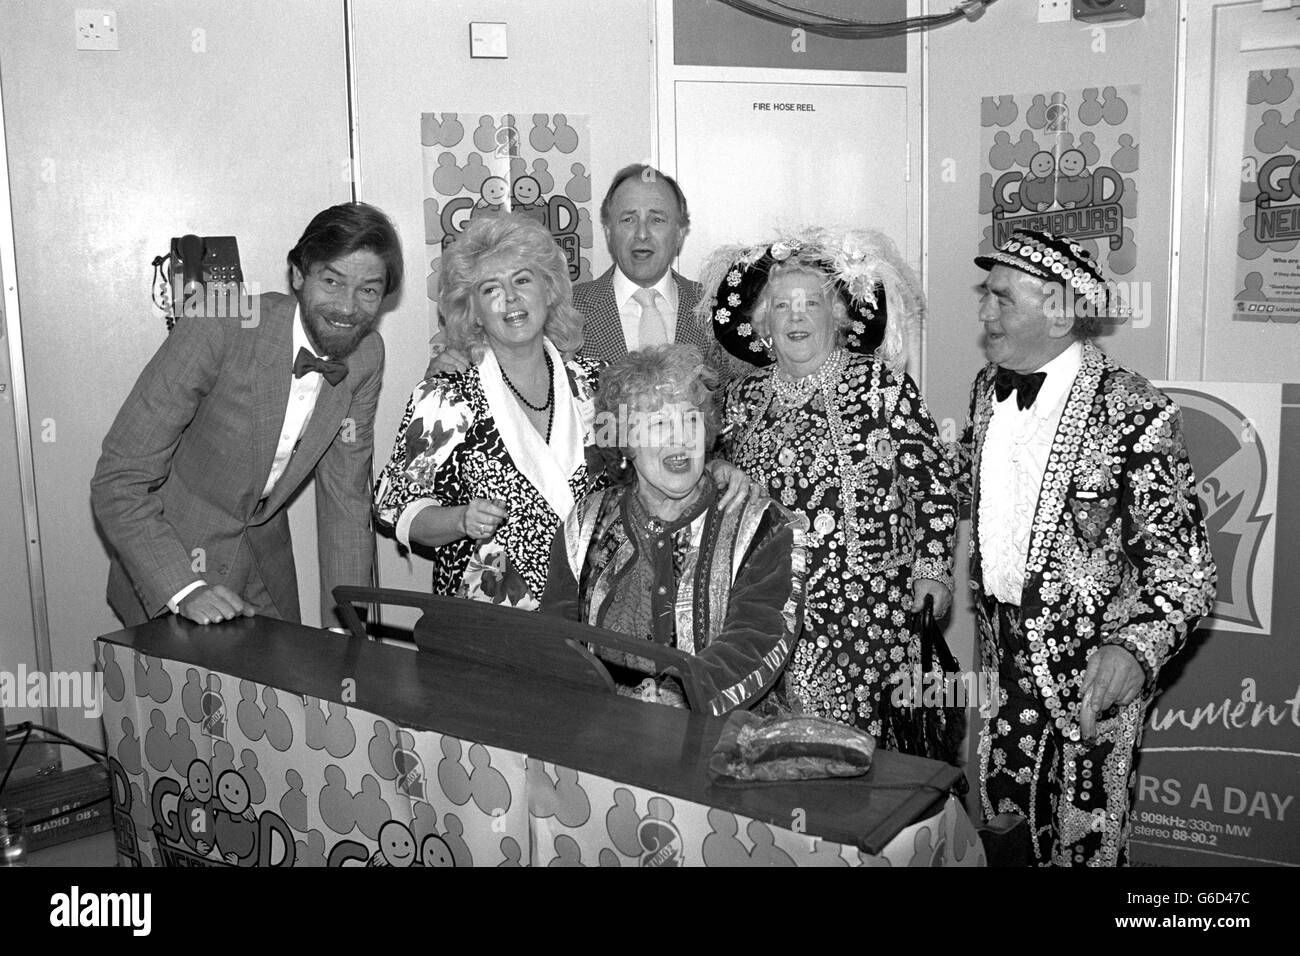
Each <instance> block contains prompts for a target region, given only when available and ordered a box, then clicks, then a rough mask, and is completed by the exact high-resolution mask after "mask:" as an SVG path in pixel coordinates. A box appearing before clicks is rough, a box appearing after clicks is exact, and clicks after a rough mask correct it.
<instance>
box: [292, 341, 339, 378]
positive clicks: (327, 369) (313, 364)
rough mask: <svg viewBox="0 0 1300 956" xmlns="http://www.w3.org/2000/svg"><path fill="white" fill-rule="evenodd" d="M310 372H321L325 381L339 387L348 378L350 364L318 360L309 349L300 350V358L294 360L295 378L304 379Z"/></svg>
mask: <svg viewBox="0 0 1300 956" xmlns="http://www.w3.org/2000/svg"><path fill="white" fill-rule="evenodd" d="M308 372H320V373H321V375H323V376H324V377H325V381H327V382H329V383H330V384H331V385H337V384H338V383H339V382H341V381H343V380H344V379H345V378H347V377H348V363H347V362H334V361H331V360H330V359H323V358H318V357H316V356H315V355H313V354H312V353H311V352H310V351H308V350H307V349H305V348H300V349H298V357H297V358H296V359H294V360H293V377H294V378H302V377H303V376H304V375H306V374H307V373H308Z"/></svg>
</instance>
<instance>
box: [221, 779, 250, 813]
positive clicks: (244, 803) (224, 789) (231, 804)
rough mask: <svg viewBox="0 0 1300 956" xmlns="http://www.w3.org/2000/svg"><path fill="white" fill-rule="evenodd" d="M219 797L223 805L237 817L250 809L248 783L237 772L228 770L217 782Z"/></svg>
mask: <svg viewBox="0 0 1300 956" xmlns="http://www.w3.org/2000/svg"><path fill="white" fill-rule="evenodd" d="M217 796H218V797H219V798H220V800H221V805H222V806H223V807H225V808H226V810H228V811H229V812H230V813H232V814H234V815H235V816H238V815H239V814H241V813H243V812H244V811H245V810H247V809H248V783H247V782H246V781H245V780H244V778H243V777H242V776H240V774H239V771H237V770H227V771H226V772H225V773H223V774H222V775H221V777H220V778H219V779H218V780H217Z"/></svg>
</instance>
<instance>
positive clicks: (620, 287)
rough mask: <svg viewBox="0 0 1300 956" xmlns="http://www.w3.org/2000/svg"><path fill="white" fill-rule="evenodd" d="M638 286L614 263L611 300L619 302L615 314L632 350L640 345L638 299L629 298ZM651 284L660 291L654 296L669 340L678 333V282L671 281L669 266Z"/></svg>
mask: <svg viewBox="0 0 1300 956" xmlns="http://www.w3.org/2000/svg"><path fill="white" fill-rule="evenodd" d="M640 288H641V286H639V285H637V284H636V283H635V282H633V281H632V280H631V279H629V278H628V277H627V276H625V275H623V270H622V269H620V268H619V267H618V266H614V301H615V302H616V303H617V304H618V318H619V321H620V322H621V323H622V325H623V340H624V341H625V342H627V350H628V351H629V352H633V351H635V350H636V349H639V348H640V347H641V303H640V302H637V301H636V299H634V298H632V297H633V296H634V295H636V293H637V290H638V289H640ZM650 288H652V289H654V290H655V291H656V292H658V293H659V296H658V298H657V299H656V300H655V301H656V304H657V305H658V306H659V314H660V315H661V316H663V320H664V332H665V334H666V335H667V340H668V341H669V342H673V341H676V336H677V283H676V282H674V281H673V270H672V269H669V270H668V271H667V272H665V273H664V274H663V275H662V276H660V278H659V281H658V282H656V283H655V284H654V285H653V286H651V287H650Z"/></svg>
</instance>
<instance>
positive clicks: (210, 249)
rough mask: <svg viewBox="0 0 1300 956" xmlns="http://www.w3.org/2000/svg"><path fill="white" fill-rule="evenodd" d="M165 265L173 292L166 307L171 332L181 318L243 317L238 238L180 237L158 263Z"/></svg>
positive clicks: (168, 284) (155, 262)
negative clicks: (236, 239) (241, 310)
mask: <svg viewBox="0 0 1300 956" xmlns="http://www.w3.org/2000/svg"><path fill="white" fill-rule="evenodd" d="M163 262H166V265H167V272H166V277H167V288H168V291H169V292H170V302H169V303H168V305H167V307H166V308H165V311H166V312H167V315H168V318H167V330H168V331H169V332H170V331H171V329H172V326H173V325H175V323H176V320H177V319H182V318H196V317H204V316H235V315H242V313H241V312H240V311H239V310H240V307H241V306H242V304H243V302H242V295H241V292H242V290H241V284H242V283H243V281H244V271H243V269H242V268H240V265H239V244H238V243H237V242H236V241H235V237H234V236H194V235H189V236H180V237H178V238H175V239H173V240H172V243H171V252H170V253H169V254H168V255H167V256H166V257H165V258H164V259H158V260H155V261H154V264H155V266H158V265H161V264H162V263H163Z"/></svg>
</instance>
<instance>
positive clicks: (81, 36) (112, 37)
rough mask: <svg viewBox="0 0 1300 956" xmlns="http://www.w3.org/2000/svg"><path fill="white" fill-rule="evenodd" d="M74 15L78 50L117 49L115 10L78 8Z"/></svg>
mask: <svg viewBox="0 0 1300 956" xmlns="http://www.w3.org/2000/svg"><path fill="white" fill-rule="evenodd" d="M74 16H75V17H76V24H75V25H76V30H77V34H76V36H77V49H78V50H116V49H117V11H116V10H78V11H76V12H75V14H74Z"/></svg>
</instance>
